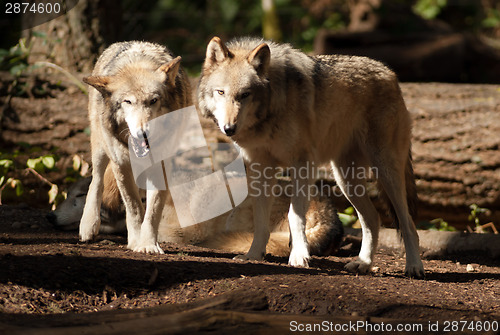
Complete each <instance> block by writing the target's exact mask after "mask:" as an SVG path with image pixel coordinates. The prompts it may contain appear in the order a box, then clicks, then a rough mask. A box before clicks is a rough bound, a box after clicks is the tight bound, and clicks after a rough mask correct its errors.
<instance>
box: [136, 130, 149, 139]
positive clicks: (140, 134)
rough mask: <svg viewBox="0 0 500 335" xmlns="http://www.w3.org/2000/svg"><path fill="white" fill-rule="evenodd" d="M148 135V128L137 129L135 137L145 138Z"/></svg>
mask: <svg viewBox="0 0 500 335" xmlns="http://www.w3.org/2000/svg"><path fill="white" fill-rule="evenodd" d="M148 136H149V129H139V130H138V131H137V138H145V139H147V138H148Z"/></svg>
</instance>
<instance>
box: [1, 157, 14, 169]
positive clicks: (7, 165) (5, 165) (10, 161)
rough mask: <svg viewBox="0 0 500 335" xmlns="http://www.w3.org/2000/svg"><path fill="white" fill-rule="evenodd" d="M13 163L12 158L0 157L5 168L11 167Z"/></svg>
mask: <svg viewBox="0 0 500 335" xmlns="http://www.w3.org/2000/svg"><path fill="white" fill-rule="evenodd" d="M12 165H14V162H13V161H12V160H10V159H0V166H1V167H3V168H4V169H9V168H10V167H11V166H12Z"/></svg>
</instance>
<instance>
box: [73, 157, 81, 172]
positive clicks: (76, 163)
mask: <svg viewBox="0 0 500 335" xmlns="http://www.w3.org/2000/svg"><path fill="white" fill-rule="evenodd" d="M81 167H82V158H81V157H80V156H78V155H74V156H73V170H75V171H80V168H81Z"/></svg>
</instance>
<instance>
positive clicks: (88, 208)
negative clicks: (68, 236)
mask: <svg viewBox="0 0 500 335" xmlns="http://www.w3.org/2000/svg"><path fill="white" fill-rule="evenodd" d="M108 163H109V158H108V156H107V155H106V153H105V152H104V150H98V149H95V150H94V148H93V150H92V165H93V169H92V182H91V183H90V186H89V190H88V193H87V199H86V201H85V207H84V209H83V215H82V218H81V220H80V232H79V235H80V241H82V242H87V241H91V240H93V239H94V238H95V237H96V236H97V234H99V227H100V225H101V203H102V192H103V190H104V172H105V171H106V167H107V165H108Z"/></svg>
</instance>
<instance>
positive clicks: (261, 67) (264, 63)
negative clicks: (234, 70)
mask: <svg viewBox="0 0 500 335" xmlns="http://www.w3.org/2000/svg"><path fill="white" fill-rule="evenodd" d="M247 59H248V63H250V65H252V66H253V67H254V68H255V70H256V71H257V74H258V75H259V76H262V75H266V74H267V70H268V69H269V63H270V61H271V50H270V49H269V46H268V45H267V44H266V43H262V44H260V45H259V46H258V47H256V48H255V49H253V50H252V52H251V53H250V55H249V56H248V58H247Z"/></svg>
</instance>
